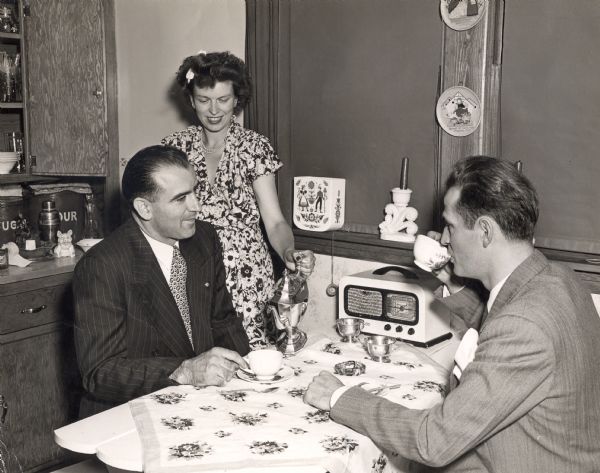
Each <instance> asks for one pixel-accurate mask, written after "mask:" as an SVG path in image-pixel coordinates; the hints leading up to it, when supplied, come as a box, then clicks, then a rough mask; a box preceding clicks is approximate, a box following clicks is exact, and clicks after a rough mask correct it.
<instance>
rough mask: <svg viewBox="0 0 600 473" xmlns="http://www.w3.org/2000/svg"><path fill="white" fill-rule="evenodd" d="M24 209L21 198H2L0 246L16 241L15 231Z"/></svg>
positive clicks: (0, 201) (0, 206) (0, 204)
mask: <svg viewBox="0 0 600 473" xmlns="http://www.w3.org/2000/svg"><path fill="white" fill-rule="evenodd" d="M23 208H24V201H23V199H22V198H21V197H0V246H2V245H3V244H4V243H8V242H9V241H15V237H16V234H15V230H16V229H17V226H18V222H19V214H23Z"/></svg>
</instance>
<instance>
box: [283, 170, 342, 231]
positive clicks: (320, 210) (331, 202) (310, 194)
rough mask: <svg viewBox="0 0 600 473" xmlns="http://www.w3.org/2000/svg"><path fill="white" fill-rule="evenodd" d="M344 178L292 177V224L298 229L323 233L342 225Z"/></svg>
mask: <svg viewBox="0 0 600 473" xmlns="http://www.w3.org/2000/svg"><path fill="white" fill-rule="evenodd" d="M345 205H346V179H339V178H334V177H313V176H299V177H295V178H294V224H295V225H296V227H298V228H300V229H301V230H310V231H314V232H326V231H331V230H338V229H340V228H342V226H343V225H344V213H345Z"/></svg>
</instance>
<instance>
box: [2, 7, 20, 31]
mask: <svg viewBox="0 0 600 473" xmlns="http://www.w3.org/2000/svg"><path fill="white" fill-rule="evenodd" d="M0 32H1V33H18V32H19V21H18V19H17V15H16V14H15V5H13V4H10V3H8V2H2V3H0Z"/></svg>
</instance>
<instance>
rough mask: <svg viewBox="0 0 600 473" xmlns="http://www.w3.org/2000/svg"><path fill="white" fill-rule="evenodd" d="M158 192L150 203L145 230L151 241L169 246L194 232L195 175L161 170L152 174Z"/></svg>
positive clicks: (184, 170) (189, 171) (172, 168)
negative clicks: (149, 233) (146, 229)
mask: <svg viewBox="0 0 600 473" xmlns="http://www.w3.org/2000/svg"><path fill="white" fill-rule="evenodd" d="M154 179H155V181H156V183H157V184H158V186H159V187H160V191H159V192H158V193H157V195H156V196H155V197H154V199H153V200H152V201H150V203H149V205H150V209H151V212H152V216H151V218H150V219H149V220H148V227H149V228H148V230H151V231H152V233H153V234H152V235H150V236H152V237H153V238H155V239H157V240H158V241H162V242H163V243H167V244H169V245H173V244H174V243H175V242H176V241H178V240H184V239H186V238H190V237H191V236H192V235H194V233H195V232H196V213H197V212H198V210H199V205H198V200H197V199H196V196H195V194H194V184H195V183H196V175H195V173H194V171H193V170H192V169H187V168H182V167H178V166H163V167H161V168H160V169H159V170H158V172H156V173H155V174H154Z"/></svg>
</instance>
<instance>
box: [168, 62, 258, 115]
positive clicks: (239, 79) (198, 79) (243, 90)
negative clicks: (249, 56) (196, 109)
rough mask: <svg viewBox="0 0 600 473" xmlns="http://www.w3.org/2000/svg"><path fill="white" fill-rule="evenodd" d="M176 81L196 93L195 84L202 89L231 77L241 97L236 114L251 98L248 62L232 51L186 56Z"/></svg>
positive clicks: (238, 100) (191, 93) (235, 109)
mask: <svg viewBox="0 0 600 473" xmlns="http://www.w3.org/2000/svg"><path fill="white" fill-rule="evenodd" d="M192 73H193V77H192ZM176 81H177V83H178V84H179V85H180V87H181V88H182V89H183V90H184V91H185V92H186V93H187V94H188V95H189V96H190V97H191V96H192V95H193V93H194V86H196V87H198V88H201V89H202V88H205V87H208V88H213V87H214V86H215V84H216V83H217V82H225V81H231V83H232V85H233V93H234V95H235V96H236V98H237V105H236V106H235V108H234V110H233V111H234V113H235V114H236V115H237V114H238V113H240V112H241V111H242V110H243V109H244V107H246V105H247V104H248V102H249V101H250V95H251V81H250V75H249V74H248V69H247V68H246V64H244V61H242V60H241V59H240V58H238V57H237V56H234V55H233V54H231V53H230V52H229V51H225V52H213V53H199V54H197V55H195V56H188V57H186V58H185V59H184V60H183V63H182V64H181V66H179V70H178V71H177V76H176Z"/></svg>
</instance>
